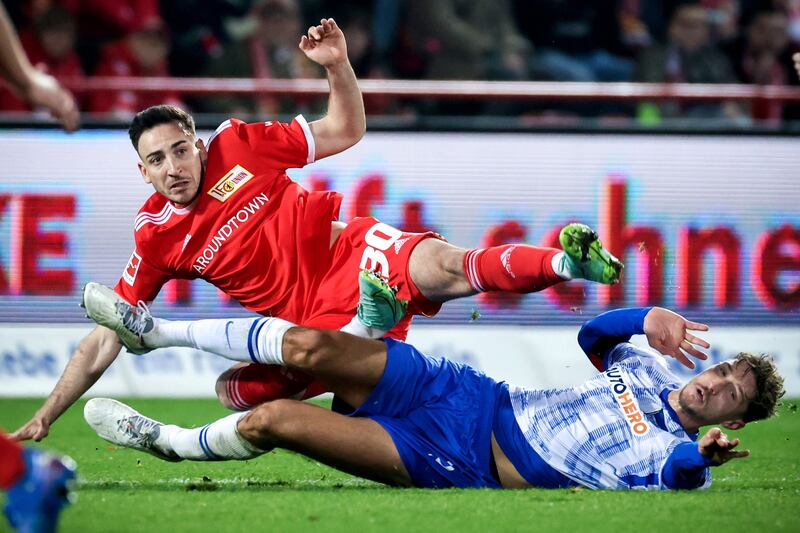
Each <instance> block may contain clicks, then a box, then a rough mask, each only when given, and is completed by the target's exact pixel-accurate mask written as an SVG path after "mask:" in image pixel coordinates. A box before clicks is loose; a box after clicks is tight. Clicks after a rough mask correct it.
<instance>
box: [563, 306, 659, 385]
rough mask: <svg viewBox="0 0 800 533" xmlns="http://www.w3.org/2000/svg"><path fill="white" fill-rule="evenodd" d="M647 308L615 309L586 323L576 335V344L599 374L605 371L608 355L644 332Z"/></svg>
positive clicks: (648, 310) (648, 309) (607, 364)
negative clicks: (618, 345)
mask: <svg viewBox="0 0 800 533" xmlns="http://www.w3.org/2000/svg"><path fill="white" fill-rule="evenodd" d="M649 312H650V308H649V307H631V308H624V309H614V310H613V311H607V312H605V313H602V314H599V315H597V316H596V317H594V318H593V319H591V320H589V321H588V322H586V323H585V324H584V325H583V326H582V327H581V330H580V331H579V332H578V344H580V346H581V349H583V351H584V353H585V354H586V355H588V356H589V360H590V361H591V362H592V364H593V365H594V366H595V368H597V369H598V370H599V371H600V372H603V371H605V370H606V368H608V367H609V366H610V365H609V361H608V357H609V353H610V352H611V350H612V349H613V348H614V347H615V346H616V345H617V344H620V343H622V342H628V341H629V340H630V338H631V337H633V336H634V335H639V334H642V333H644V325H643V324H644V317H645V315H647V313H649Z"/></svg>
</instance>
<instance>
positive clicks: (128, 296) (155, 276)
mask: <svg viewBox="0 0 800 533" xmlns="http://www.w3.org/2000/svg"><path fill="white" fill-rule="evenodd" d="M170 279H171V276H170V275H169V274H168V273H167V272H164V271H163V270H161V269H159V268H157V267H156V266H155V265H153V264H152V262H150V261H148V260H147V256H146V254H143V253H140V251H139V247H138V246H137V247H136V249H134V250H133V253H132V254H131V258H130V259H129V260H128V264H127V265H126V266H125V270H124V271H123V272H122V277H121V278H120V279H119V281H118V282H117V285H116V286H115V287H114V290H115V291H116V292H117V294H119V295H120V296H122V297H123V298H124V299H125V300H126V301H127V302H128V303H130V304H133V305H136V304H137V303H138V302H139V300H141V301H143V302H152V301H153V300H155V298H156V296H158V293H159V291H160V290H161V287H162V286H163V285H164V284H165V283H166V282H167V281H169V280H170Z"/></svg>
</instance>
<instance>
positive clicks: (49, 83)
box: [24, 69, 80, 131]
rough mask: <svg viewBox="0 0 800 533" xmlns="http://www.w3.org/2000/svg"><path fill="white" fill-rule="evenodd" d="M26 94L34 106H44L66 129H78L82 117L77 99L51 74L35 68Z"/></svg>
mask: <svg viewBox="0 0 800 533" xmlns="http://www.w3.org/2000/svg"><path fill="white" fill-rule="evenodd" d="M24 96H25V98H26V99H27V100H28V102H29V103H30V104H31V105H32V106H33V107H35V108H36V107H44V108H46V109H47V110H48V111H50V114H51V115H52V116H53V118H55V119H57V120H58V121H60V122H61V125H62V126H63V127H64V129H65V130H67V131H75V130H77V129H78V124H79V122H80V117H79V115H78V106H77V104H75V99H74V98H73V97H72V94H70V92H69V91H67V90H66V89H64V88H63V87H62V86H61V84H60V83H58V81H57V80H56V79H55V78H54V77H52V76H51V75H49V74H46V73H44V72H42V71H41V70H38V69H34V71H33V73H32V75H31V78H30V80H29V85H28V88H27V90H26V91H25V95H24Z"/></svg>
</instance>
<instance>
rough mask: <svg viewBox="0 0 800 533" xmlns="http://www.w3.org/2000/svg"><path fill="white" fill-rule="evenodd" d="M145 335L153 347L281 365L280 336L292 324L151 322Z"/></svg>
mask: <svg viewBox="0 0 800 533" xmlns="http://www.w3.org/2000/svg"><path fill="white" fill-rule="evenodd" d="M154 323H155V327H154V328H153V329H152V330H151V331H150V332H149V333H147V334H146V335H145V336H144V341H145V344H146V345H147V346H149V347H152V348H161V347H166V346H187V347H190V348H197V349H198V350H203V351H206V352H211V353H215V354H217V355H221V356H222V357H225V358H227V359H232V360H234V361H246V362H252V363H266V364H274V365H281V364H283V336H284V334H285V333H286V331H287V330H289V329H290V328H292V327H294V324H292V323H291V322H287V321H285V320H281V319H280V318H264V317H258V318H237V319H229V320H226V319H210V320H195V321H181V320H176V321H169V320H162V319H154Z"/></svg>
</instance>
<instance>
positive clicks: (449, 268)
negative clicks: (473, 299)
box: [409, 239, 471, 300]
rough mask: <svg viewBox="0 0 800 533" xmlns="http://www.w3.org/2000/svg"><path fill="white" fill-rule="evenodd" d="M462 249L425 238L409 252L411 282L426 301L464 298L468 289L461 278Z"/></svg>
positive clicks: (465, 281)
mask: <svg viewBox="0 0 800 533" xmlns="http://www.w3.org/2000/svg"><path fill="white" fill-rule="evenodd" d="M466 253H467V251H466V250H465V249H464V248H459V247H457V246H453V245H451V244H448V243H446V242H443V241H440V240H438V239H425V240H424V241H422V242H421V243H419V245H417V247H416V248H414V251H413V252H412V253H411V258H410V260H409V273H410V275H411V280H412V281H413V282H414V284H415V285H416V286H417V288H418V289H419V290H420V292H421V293H422V294H423V295H424V296H425V297H427V298H429V299H433V300H442V299H450V298H453V297H458V296H466V295H467V294H470V293H471V287H470V285H469V282H468V281H467V278H466V276H465V275H464V255H465V254H466Z"/></svg>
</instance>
